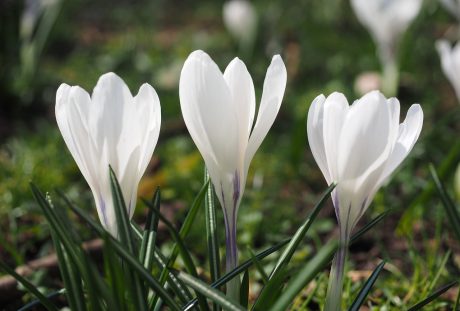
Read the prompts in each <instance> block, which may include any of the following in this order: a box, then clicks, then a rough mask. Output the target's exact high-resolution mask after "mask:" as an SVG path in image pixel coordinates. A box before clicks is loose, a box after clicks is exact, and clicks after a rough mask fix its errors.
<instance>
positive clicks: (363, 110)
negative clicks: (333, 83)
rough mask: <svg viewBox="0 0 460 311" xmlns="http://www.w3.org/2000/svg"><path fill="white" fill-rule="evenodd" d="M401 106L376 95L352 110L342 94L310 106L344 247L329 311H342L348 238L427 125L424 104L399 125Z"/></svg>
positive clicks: (311, 133) (316, 148)
mask: <svg viewBox="0 0 460 311" xmlns="http://www.w3.org/2000/svg"><path fill="white" fill-rule="evenodd" d="M399 110H400V106H399V101H398V100H397V99H396V98H390V99H386V98H385V97H384V96H383V95H382V94H381V93H380V92H379V91H372V92H370V93H367V94H366V95H364V96H363V97H362V98H361V99H359V100H357V101H355V102H354V103H353V104H352V105H351V106H349V105H348V101H347V99H346V98H345V96H344V95H343V94H341V93H333V94H331V95H330V96H328V97H327V98H325V97H324V96H323V95H320V96H318V97H317V98H316V99H315V100H314V101H313V103H312V105H311V106H310V109H309V112H308V120H307V133H308V141H309V144H310V148H311V150H312V153H313V156H314V158H315V160H316V162H317V164H318V166H319V168H320V169H321V172H322V173H323V175H324V177H325V179H326V181H327V183H328V184H331V183H336V184H337V186H336V188H335V190H334V191H333V193H332V201H333V204H334V208H335V213H336V216H337V221H338V224H339V229H340V243H341V247H340V248H339V251H338V253H337V255H336V258H335V260H334V264H333V268H332V271H331V280H330V287H329V290H328V299H327V308H326V310H339V309H340V297H341V291H342V281H343V265H344V262H345V258H346V250H347V246H348V241H349V238H350V233H351V231H352V230H353V228H354V227H355V225H356V223H357V222H358V220H359V219H360V218H361V216H362V215H363V214H364V212H365V211H366V209H367V208H368V206H369V204H370V203H371V201H372V199H373V198H374V195H375V193H376V192H377V190H378V189H379V188H380V187H381V186H382V184H383V183H384V182H385V181H386V180H387V179H388V177H389V176H390V174H391V173H392V172H393V171H394V170H395V169H396V168H397V167H398V166H399V165H400V164H401V162H402V161H403V160H404V159H405V158H406V156H407V155H408V153H409V152H410V151H411V149H412V147H413V146H414V144H415V142H416V141H417V139H418V137H419V134H420V131H421V129H422V124H423V111H422V108H421V107H420V105H418V104H414V105H412V106H411V107H410V108H409V110H408V112H407V116H406V119H405V120H404V122H403V123H401V124H400V123H399Z"/></svg>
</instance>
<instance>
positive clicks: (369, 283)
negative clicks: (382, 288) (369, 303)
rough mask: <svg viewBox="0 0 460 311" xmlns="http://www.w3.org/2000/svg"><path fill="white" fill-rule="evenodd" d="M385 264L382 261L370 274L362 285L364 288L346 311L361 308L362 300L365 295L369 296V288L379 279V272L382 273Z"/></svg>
mask: <svg viewBox="0 0 460 311" xmlns="http://www.w3.org/2000/svg"><path fill="white" fill-rule="evenodd" d="M385 263H386V262H385V260H383V261H382V262H381V263H380V264H379V265H378V266H377V267H376V268H375V270H374V271H373V272H372V274H371V275H370V276H369V278H368V279H367V280H366V283H364V286H363V287H362V288H361V290H360V291H359V293H358V295H357V296H356V298H355V300H354V301H353V303H352V304H351V306H350V308H349V309H348V311H359V308H361V305H362V304H363V303H364V300H365V299H366V297H367V295H368V294H369V291H370V290H371V288H372V286H373V285H374V283H375V281H377V278H378V277H379V274H380V272H381V271H382V269H383V267H384V266H385Z"/></svg>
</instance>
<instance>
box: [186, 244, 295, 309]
mask: <svg viewBox="0 0 460 311" xmlns="http://www.w3.org/2000/svg"><path fill="white" fill-rule="evenodd" d="M289 241H290V240H289V239H287V240H284V241H282V242H280V243H278V244H276V245H273V246H272V247H269V248H268V249H266V250H264V251H262V252H260V253H259V254H257V255H256V258H257V260H262V259H263V258H265V257H267V256H269V255H271V254H273V253H274V252H276V251H277V250H279V249H280V248H282V247H283V246H285V245H286V244H288V243H289ZM252 264H253V261H252V260H251V259H248V260H246V261H245V262H243V263H242V264H241V265H239V266H238V267H236V268H235V269H233V270H232V271H230V272H228V273H226V274H225V275H224V276H222V277H221V278H220V279H219V280H217V281H215V282H213V283H212V284H211V287H213V288H219V287H221V286H222V285H224V284H226V283H227V282H228V281H230V280H231V279H233V278H234V277H236V276H237V275H239V274H240V273H242V272H244V271H246V270H247V269H248V268H249V267H251V266H252ZM196 303H197V300H196V299H194V300H192V301H190V302H189V303H188V304H187V305H186V306H184V307H183V309H182V310H183V311H187V310H191V309H192V308H193V307H194V306H195V305H196Z"/></svg>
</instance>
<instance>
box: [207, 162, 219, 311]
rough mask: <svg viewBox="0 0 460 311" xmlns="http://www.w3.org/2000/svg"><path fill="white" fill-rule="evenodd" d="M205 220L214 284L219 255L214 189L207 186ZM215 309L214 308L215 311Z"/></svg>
mask: <svg viewBox="0 0 460 311" xmlns="http://www.w3.org/2000/svg"><path fill="white" fill-rule="evenodd" d="M204 176H205V177H204V182H205V183H207V182H209V174H208V171H207V170H206V169H205V172H204ZM204 204H205V212H206V213H205V219H206V241H207V243H208V259H209V270H210V272H211V281H212V282H214V281H216V280H218V279H219V278H220V254H219V239H218V235H217V220H216V205H215V195H214V187H213V186H212V184H211V183H210V184H209V187H208V191H207V192H206V197H205V200H204ZM216 309H217V308H214V310H216Z"/></svg>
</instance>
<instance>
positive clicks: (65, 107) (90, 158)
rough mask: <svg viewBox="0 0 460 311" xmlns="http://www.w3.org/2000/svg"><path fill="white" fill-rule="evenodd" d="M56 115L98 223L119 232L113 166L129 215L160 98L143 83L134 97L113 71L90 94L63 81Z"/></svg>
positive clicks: (153, 139) (155, 131)
mask: <svg viewBox="0 0 460 311" xmlns="http://www.w3.org/2000/svg"><path fill="white" fill-rule="evenodd" d="M56 120H57V123H58V126H59V130H60V131H61V134H62V137H63V138H64V141H65V143H66V144H67V147H68V148H69V150H70V153H71V154H72V156H73V158H74V159H75V162H77V165H78V167H79V169H80V171H81V173H82V174H83V176H84V177H85V179H86V182H87V183H88V185H89V186H90V188H91V191H92V193H93V196H94V200H95V202H96V208H97V212H98V215H99V219H100V221H101V223H102V225H103V226H104V227H105V228H106V229H107V230H108V231H109V232H110V233H111V234H112V235H113V236H115V237H116V236H117V233H118V228H117V222H116V218H115V210H114V206H113V200H112V193H111V188H110V179H109V165H110V166H111V167H112V169H113V171H114V172H115V174H116V176H117V178H118V181H119V183H120V187H121V190H122V192H123V197H124V199H125V203H126V207H127V209H128V211H127V212H128V215H129V216H130V217H132V215H133V213H134V208H135V206H136V197H137V187H138V184H139V181H140V179H141V177H142V175H143V174H144V172H145V169H146V168H147V165H148V163H149V162H150V159H151V157H152V153H153V150H154V149H155V145H156V143H157V140H158V135H159V132H160V123H161V111H160V100H159V98H158V95H157V93H156V92H155V90H154V89H153V88H152V87H151V86H150V85H148V84H143V85H142V86H141V88H140V89H139V92H138V94H137V95H136V96H135V97H133V96H132V95H131V92H130V91H129V89H128V87H127V86H126V84H125V83H124V82H123V80H122V79H121V78H120V77H118V76H117V75H116V74H114V73H107V74H104V75H102V76H101V77H100V78H99V81H98V82H97V85H96V87H95V88H94V90H93V94H92V95H91V97H90V95H89V94H88V93H87V92H86V91H85V90H83V89H82V88H80V87H79V86H69V85H67V84H61V86H60V87H59V89H58V91H57V94H56Z"/></svg>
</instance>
